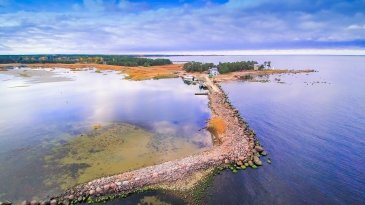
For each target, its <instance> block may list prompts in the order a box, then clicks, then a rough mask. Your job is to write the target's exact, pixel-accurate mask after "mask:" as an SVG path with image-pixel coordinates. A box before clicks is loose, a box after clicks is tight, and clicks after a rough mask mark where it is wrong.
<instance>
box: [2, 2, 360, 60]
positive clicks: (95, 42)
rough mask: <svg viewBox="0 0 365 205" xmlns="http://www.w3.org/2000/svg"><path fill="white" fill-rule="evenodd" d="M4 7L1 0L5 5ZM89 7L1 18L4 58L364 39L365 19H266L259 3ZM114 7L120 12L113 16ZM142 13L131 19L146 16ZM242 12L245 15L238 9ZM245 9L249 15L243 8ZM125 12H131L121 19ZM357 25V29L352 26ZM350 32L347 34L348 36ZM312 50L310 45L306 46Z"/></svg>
mask: <svg viewBox="0 0 365 205" xmlns="http://www.w3.org/2000/svg"><path fill="white" fill-rule="evenodd" d="M0 1H1V0H0ZM113 2H114V5H112V3H110V2H109V3H110V4H108V2H107V1H102V0H84V2H83V4H82V5H78V4H74V5H73V6H72V8H73V10H70V11H67V12H66V11H65V12H35V11H31V12H12V13H0V42H1V44H2V45H3V46H2V47H3V48H2V49H1V50H2V52H3V53H4V52H6V48H11V49H8V52H17V53H47V52H51V53H139V52H145V53H152V52H162V53H163V52H165V53H167V52H169V51H170V52H184V51H202V52H205V51H209V50H211V51H219V50H222V51H225V50H230V51H232V50H243V49H248V50H249V49H278V48H280V49H288V48H290V47H291V46H293V45H296V46H297V47H299V48H300V47H301V46H303V45H300V43H301V42H304V43H306V42H308V41H309V42H312V43H313V45H314V46H316V44H315V43H316V42H326V41H331V42H342V41H354V40H359V39H360V40H361V39H362V40H364V32H362V30H361V29H363V28H365V20H364V19H365V17H364V14H362V13H359V12H357V13H356V14H354V15H344V14H342V13H336V12H335V11H319V12H317V13H315V14H313V13H307V12H304V11H300V12H299V11H285V12H284V11H278V12H265V10H258V9H254V10H252V9H247V8H249V7H252V6H259V5H261V4H262V3H263V2H265V1H260V2H259V3H250V2H248V1H237V0H231V1H230V2H228V3H227V4H225V5H216V4H215V5H212V4H211V5H209V6H208V7H201V8H193V7H191V6H188V5H185V6H180V7H175V8H169V9H164V8H160V9H156V10H152V9H149V10H145V9H146V8H147V7H146V5H145V4H140V3H134V2H132V1H126V0H123V1H119V4H118V5H116V4H115V2H116V1H113ZM113 6H114V7H116V8H114V9H116V10H113ZM140 8H143V9H142V10H143V11H141V10H139V12H131V11H135V10H136V9H140ZM232 8H239V9H232ZM242 8H244V9H243V11H241V10H240V9H242ZM121 11H123V12H121ZM348 25H350V26H348ZM344 28H347V29H344ZM304 46H306V45H304Z"/></svg>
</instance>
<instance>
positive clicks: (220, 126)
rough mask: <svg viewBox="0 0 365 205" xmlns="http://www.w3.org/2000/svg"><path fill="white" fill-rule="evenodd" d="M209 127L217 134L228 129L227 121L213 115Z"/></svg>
mask: <svg viewBox="0 0 365 205" xmlns="http://www.w3.org/2000/svg"><path fill="white" fill-rule="evenodd" d="M208 129H209V130H210V131H211V132H213V134H215V135H220V134H223V133H224V132H225V131H226V123H225V122H224V120H223V119H222V118H220V117H213V118H211V119H210V120H209V123H208Z"/></svg>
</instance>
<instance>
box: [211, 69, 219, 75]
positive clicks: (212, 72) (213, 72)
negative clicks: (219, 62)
mask: <svg viewBox="0 0 365 205" xmlns="http://www.w3.org/2000/svg"><path fill="white" fill-rule="evenodd" d="M209 75H210V76H217V75H219V71H218V68H217V67H213V68H211V69H209Z"/></svg>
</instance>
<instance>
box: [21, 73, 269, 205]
mask: <svg viewBox="0 0 365 205" xmlns="http://www.w3.org/2000/svg"><path fill="white" fill-rule="evenodd" d="M205 81H206V83H207V85H208V88H209V94H208V97H209V107H210V109H211V111H212V117H219V118H221V119H223V120H224V122H225V126H226V129H225V132H224V133H222V134H219V135H218V136H216V137H217V138H218V143H216V144H215V145H214V147H213V148H211V149H210V150H207V151H205V152H202V153H199V154H196V155H192V156H189V157H186V158H183V159H178V160H173V161H169V162H165V163H162V164H159V165H155V166H149V167H145V168H141V169H138V170H134V171H130V172H125V173H122V174H118V175H114V176H108V177H103V178H100V179H96V180H93V181H90V182H88V183H85V184H81V185H79V186H76V187H74V188H71V189H69V190H67V191H65V193H63V194H61V195H59V196H55V197H51V198H50V199H48V200H46V201H23V202H22V204H23V205H37V204H38V205H39V204H52V205H55V204H75V203H82V202H92V201H93V200H95V199H97V198H103V197H108V196H116V195H117V196H126V195H128V194H130V193H134V192H136V191H138V190H144V189H148V188H151V187H158V186H159V185H163V184H164V185H166V184H174V183H176V182H179V181H183V180H186V179H187V178H189V177H191V176H192V175H194V173H197V172H199V171H205V170H209V169H212V168H215V167H218V166H221V165H224V164H235V165H236V166H239V167H246V166H251V167H256V166H260V165H262V162H261V160H260V158H259V156H260V154H259V153H261V154H262V155H265V151H264V150H263V148H262V147H261V146H259V144H258V143H257V141H256V140H255V134H254V132H253V131H252V130H250V129H249V128H248V126H247V123H245V122H244V120H243V119H242V118H241V117H240V115H239V112H238V110H236V109H235V108H234V107H233V106H232V105H231V103H230V102H229V99H228V97H227V95H226V94H225V93H224V92H223V90H222V89H221V87H220V86H219V85H218V84H215V83H213V82H212V81H211V80H210V79H208V78H206V79H205ZM164 187H165V188H166V187H168V186H164ZM95 201H97V200H95Z"/></svg>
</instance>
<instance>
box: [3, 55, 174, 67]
mask: <svg viewBox="0 0 365 205" xmlns="http://www.w3.org/2000/svg"><path fill="white" fill-rule="evenodd" d="M7 63H23V64H32V63H65V64H73V63H96V64H108V65H121V66H146V67H147V66H156V65H168V64H172V62H171V61H170V60H169V59H150V58H139V57H137V56H124V55H0V64H7Z"/></svg>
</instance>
